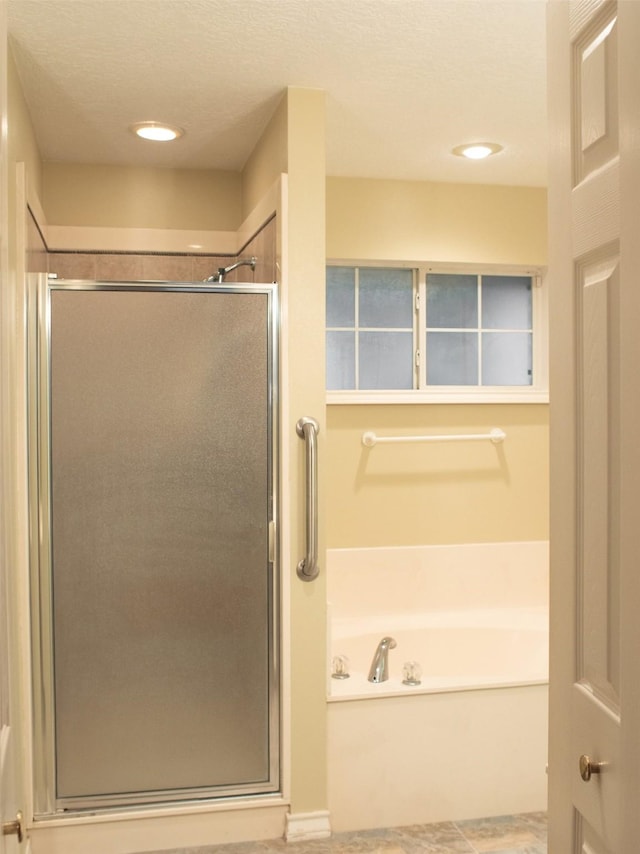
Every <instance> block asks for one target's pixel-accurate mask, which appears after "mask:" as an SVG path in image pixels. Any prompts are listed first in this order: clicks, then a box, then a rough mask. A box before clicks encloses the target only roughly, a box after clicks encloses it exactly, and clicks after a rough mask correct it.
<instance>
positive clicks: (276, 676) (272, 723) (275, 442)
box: [27, 274, 281, 821]
mask: <svg viewBox="0 0 640 854" xmlns="http://www.w3.org/2000/svg"><path fill="white" fill-rule="evenodd" d="M30 279H31V282H30V287H29V288H28V289H27V290H28V296H27V317H28V353H27V382H28V406H29V521H30V571H31V610H32V627H31V633H32V676H33V678H32V683H33V684H32V690H33V733H32V736H33V757H34V758H33V788H34V815H35V818H36V820H45V821H46V820H47V819H53V818H59V817H60V816H61V815H65V816H70V817H72V816H74V815H77V816H83V815H87V813H88V812H90V813H91V814H96V813H100V812H105V813H108V812H110V811H112V810H113V809H116V808H117V809H119V810H122V809H128V808H130V809H140V808H141V807H143V806H146V807H148V806H154V807H155V806H166V807H168V806H171V804H176V805H178V804H179V805H185V804H186V803H190V802H191V803H202V802H206V801H215V800H219V799H221V798H225V799H232V800H233V799H243V798H245V799H246V798H248V797H251V798H255V797H256V796H259V797H266V798H269V797H278V796H279V794H280V792H281V767H280V765H281V759H280V754H281V734H280V728H281V723H280V721H281V714H280V706H281V698H280V696H281V689H280V683H281V673H280V657H281V656H280V624H281V616H280V583H281V582H280V568H279V565H280V547H279V536H278V531H279V512H280V511H279V508H280V484H279V442H280V435H279V417H278V415H279V388H278V368H279V352H278V351H279V329H280V316H279V305H278V288H277V284H276V283H271V284H243V283H237V284H236V283H233V284H231V283H230V284H221V283H210V282H205V283H200V282H198V283H193V282H186V283H183V282H96V281H83V280H73V281H71V280H66V281H65V280H56V279H48V277H47V276H46V275H42V274H39V275H37V276H36V275H31V276H30ZM36 280H37V281H36ZM60 290H72V291H112V292H142V293H150V292H169V293H176V294H178V293H192V294H196V293H197V294H227V295H233V294H258V295H264V297H265V299H266V301H267V302H266V306H267V308H266V316H267V329H266V333H265V342H266V349H267V374H268V391H267V409H268V412H267V421H268V423H267V426H266V434H267V443H268V449H269V450H268V493H269V494H268V511H267V512H268V519H267V527H268V547H267V551H268V554H265V572H266V573H267V575H266V579H267V581H266V587H267V591H268V592H267V594H266V596H267V597H268V616H267V625H268V629H267V631H268V648H267V661H268V664H267V668H268V674H267V686H268V698H267V703H268V710H267V713H266V714H267V716H268V745H267V747H266V751H267V761H266V764H267V765H268V772H267V774H266V776H265V779H260V780H254V781H251V782H249V783H238V784H230V785H226V784H225V785H214V786H210V785H207V786H202V785H196V786H194V787H184V786H181V787H180V788H175V789H173V788H165V789H150V790H147V791H134V792H125V793H122V792H119V793H117V794H115V795H111V794H98V795H93V796H91V797H86V796H81V797H59V796H58V792H57V785H58V784H57V771H56V729H55V728H56V720H55V714H56V712H55V706H56V703H55V668H54V652H55V650H54V631H53V630H54V590H53V543H52V509H53V508H52V503H53V502H52V415H51V412H52V400H51V335H52V312H51V298H52V293H53V292H55V291H60ZM237 355H239V356H241V354H237Z"/></svg>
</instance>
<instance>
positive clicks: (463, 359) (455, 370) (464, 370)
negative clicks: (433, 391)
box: [427, 332, 478, 385]
mask: <svg viewBox="0 0 640 854" xmlns="http://www.w3.org/2000/svg"><path fill="white" fill-rule="evenodd" d="M427 383H428V385H478V336H477V334H476V333H474V332H431V333H429V335H428V336H427Z"/></svg>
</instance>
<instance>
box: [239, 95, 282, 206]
mask: <svg viewBox="0 0 640 854" xmlns="http://www.w3.org/2000/svg"><path fill="white" fill-rule="evenodd" d="M288 117H289V97H288V94H286V93H285V94H284V95H283V96H282V98H281V99H280V102H279V103H278V106H277V107H276V109H275V111H274V113H273V116H272V117H271V121H270V122H269V124H268V125H267V127H266V128H265V130H264V132H263V134H262V136H261V137H260V140H259V142H258V144H257V145H256V147H255V148H254V149H253V151H252V152H251V154H250V155H249V158H248V159H247V162H246V163H245V166H244V169H243V170H242V215H243V218H244V217H246V216H248V215H249V213H250V212H251V211H252V210H253V209H254V208H255V206H256V205H257V204H258V202H259V201H260V199H262V198H263V196H264V195H265V193H266V192H267V191H268V190H269V189H270V188H271V186H272V185H273V183H274V181H276V180H277V178H278V177H279V176H280V175H281V174H282V173H284V172H286V171H287V168H288V167H287V155H288V150H289V147H288V137H287V134H288Z"/></svg>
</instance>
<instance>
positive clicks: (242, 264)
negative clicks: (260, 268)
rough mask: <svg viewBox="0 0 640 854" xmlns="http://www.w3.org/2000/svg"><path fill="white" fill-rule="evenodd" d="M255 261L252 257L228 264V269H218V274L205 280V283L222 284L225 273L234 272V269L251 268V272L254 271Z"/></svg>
mask: <svg viewBox="0 0 640 854" xmlns="http://www.w3.org/2000/svg"><path fill="white" fill-rule="evenodd" d="M257 260H258V259H257V258H256V256H255V255H252V256H251V258H243V259H242V260H241V261H236V263H235V264H230V265H229V266H228V267H218V272H217V273H216V274H215V275H213V276H209V278H208V279H205V282H223V281H224V277H225V276H226V275H227V273H230V272H231V271H232V270H235V269H236V267H251V269H252V270H255V268H256V262H257Z"/></svg>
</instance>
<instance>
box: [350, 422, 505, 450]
mask: <svg viewBox="0 0 640 854" xmlns="http://www.w3.org/2000/svg"><path fill="white" fill-rule="evenodd" d="M506 437H507V434H506V433H505V432H504V430H500V428H499V427H494V428H493V430H490V431H489V432H488V433H458V434H455V433H454V434H449V435H444V436H377V435H376V434H375V433H374V432H373V431H371V430H367V432H366V433H363V434H362V444H363V445H364V446H365V447H367V448H373V446H374V445H391V444H394V445H395V444H406V443H409V442H478V441H481V440H483V439H490V440H491V441H492V442H493V444H494V445H497V444H499V443H500V442H504V440H505V439H506Z"/></svg>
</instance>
